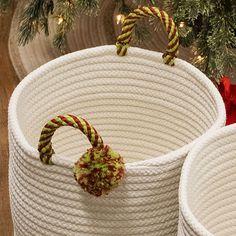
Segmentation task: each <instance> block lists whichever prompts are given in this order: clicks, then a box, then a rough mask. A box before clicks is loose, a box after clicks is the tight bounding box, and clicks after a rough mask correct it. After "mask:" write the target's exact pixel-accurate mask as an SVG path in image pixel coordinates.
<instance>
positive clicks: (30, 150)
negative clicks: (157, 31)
mask: <svg viewBox="0 0 236 236" xmlns="http://www.w3.org/2000/svg"><path fill="white" fill-rule="evenodd" d="M98 50H102V51H103V52H104V50H106V51H107V52H110V53H111V52H112V53H113V52H114V55H116V46H114V45H105V46H98V47H93V48H88V49H83V50H79V51H76V52H72V53H69V54H66V55H63V56H61V57H58V58H56V59H54V60H52V61H50V62H47V63H46V64H44V65H42V66H40V67H39V68H37V69H36V70H34V71H32V72H31V73H29V74H28V75H27V76H26V77H25V78H24V79H23V80H22V81H21V82H20V83H19V84H18V86H17V87H16V88H15V90H14V92H13V93H12V96H11V98H10V102H9V107H8V126H9V128H10V127H13V128H11V132H12V134H13V136H14V137H15V138H16V140H17V142H18V144H19V145H20V146H21V147H23V149H24V152H25V153H27V154H28V155H29V156H31V157H33V158H36V159H38V158H39V154H38V151H37V149H36V148H34V147H32V146H31V145H30V144H29V143H28V142H27V140H26V139H25V137H24V135H23V132H22V130H21V128H20V126H19V123H18V121H17V101H18V98H19V96H20V95H21V92H22V91H23V90H24V88H26V87H27V85H28V84H29V83H30V82H31V81H33V80H34V79H35V77H37V76H38V75H39V74H40V73H42V71H49V70H50V69H51V68H54V66H55V65H58V64H60V63H63V62H64V60H65V59H66V60H67V63H68V60H72V59H75V58H79V57H80V56H81V55H82V56H83V55H86V57H88V55H90V54H93V53H94V51H98ZM99 53H100V52H99ZM129 53H130V54H132V55H134V54H139V55H141V54H143V55H144V53H145V55H150V56H153V55H154V54H155V57H157V58H158V60H160V61H161V62H162V53H160V52H154V51H151V50H147V49H141V48H136V47H130V48H129ZM175 62H176V63H175V66H174V67H177V68H179V69H181V70H183V67H184V68H187V69H189V70H191V71H193V73H197V74H199V77H200V80H201V82H202V83H204V85H205V86H206V87H207V88H208V89H209V92H210V93H211V96H212V98H213V99H214V102H215V104H216V111H217V114H218V117H217V119H216V120H215V122H214V123H213V124H212V126H211V128H210V129H209V130H207V131H206V133H205V134H203V135H207V134H209V133H211V132H212V131H214V130H216V129H218V128H220V127H222V126H223V125H224V124H225V119H226V114H225V108H224V103H223V100H222V98H221V96H220V94H219V92H218V90H217V89H216V87H215V86H214V85H213V83H212V82H211V81H210V80H209V79H208V78H207V77H206V75H204V74H203V73H202V72H201V71H200V70H198V69H197V68H195V67H194V66H193V65H191V64H190V63H188V62H186V61H184V60H181V59H176V60H175ZM165 66H167V67H170V66H168V65H165ZM171 68H172V67H171ZM45 122H46V121H45ZM201 137H202V135H201V136H200V137H198V138H196V139H195V140H193V141H192V142H191V143H188V144H186V145H184V146H182V147H180V148H178V149H176V150H173V151H171V152H169V153H167V154H164V155H161V156H158V158H157V157H153V158H151V159H148V160H142V161H136V162H132V163H126V168H136V167H138V168H144V167H145V166H146V167H147V168H151V167H152V166H161V165H166V164H168V163H172V162H174V161H178V160H179V159H181V158H182V157H183V156H186V155H187V153H188V152H189V150H190V148H191V147H192V146H193V145H194V144H195V143H196V142H198V141H199V139H200V138H201ZM55 156H56V157H57V158H55V161H54V162H55V164H57V165H59V166H64V167H68V168H71V167H72V166H73V164H74V163H73V161H65V160H64V161H60V155H55ZM61 157H62V156H61ZM53 160H54V159H53Z"/></svg>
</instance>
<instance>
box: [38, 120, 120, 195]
mask: <svg viewBox="0 0 236 236" xmlns="http://www.w3.org/2000/svg"><path fill="white" fill-rule="evenodd" d="M61 126H71V127H74V128H77V129H79V130H81V131H82V132H83V133H84V134H85V135H86V136H87V138H88V140H89V142H90V143H91V145H92V148H90V149H88V150H87V152H86V153H84V154H83V155H82V156H81V157H80V159H79V160H78V161H77V162H76V163H75V165H74V168H73V172H74V177H75V180H76V181H77V182H78V184H79V185H80V186H81V187H82V188H83V189H84V190H85V191H87V192H89V193H90V194H93V195H95V196H101V195H102V194H107V193H109V191H110V190H112V189H113V188H115V187H117V186H118V185H119V184H120V182H121V180H122V179H123V177H124V169H125V165H124V161H123V158H122V157H121V156H120V155H119V153H117V152H116V151H114V150H112V149H111V148H110V147H109V146H108V145H104V144H103V140H102V138H101V136H100V135H99V134H98V133H97V131H96V129H95V128H94V127H93V126H92V125H90V124H89V123H88V122H87V121H86V120H85V119H83V118H82V117H78V116H74V115H64V116H62V115H59V116H57V117H55V118H54V119H52V120H50V121H49V122H48V123H47V124H46V125H45V126H44V128H43V130H42V132H41V135H40V139H39V145H38V151H39V153H40V160H41V161H42V162H43V163H44V164H53V162H52V155H53V154H54V150H53V148H52V136H53V135H54V133H55V131H56V130H57V129H58V128H59V127H61Z"/></svg>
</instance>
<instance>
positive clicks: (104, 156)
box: [73, 145, 125, 196]
mask: <svg viewBox="0 0 236 236" xmlns="http://www.w3.org/2000/svg"><path fill="white" fill-rule="evenodd" d="M124 169H125V168H124V161H123V158H122V157H121V156H120V155H119V153H117V152H115V151H113V150H112V149H111V148H110V147H109V146H107V145H106V146H104V147H99V148H90V149H88V151H87V152H86V153H85V154H84V155H82V157H81V158H80V159H79V160H78V161H77V162H76V163H75V166H74V170H73V171H74V177H75V180H76V181H77V182H78V183H79V184H80V186H81V187H82V188H83V189H84V190H85V191H87V192H89V193H90V194H93V195H95V196H101V195H103V194H108V193H109V191H110V190H112V189H113V188H115V187H117V186H118V185H119V184H120V182H121V180H122V178H123V177H124Z"/></svg>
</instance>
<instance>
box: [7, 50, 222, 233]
mask: <svg viewBox="0 0 236 236" xmlns="http://www.w3.org/2000/svg"><path fill="white" fill-rule="evenodd" d="M58 114H75V115H79V116H81V117H84V118H85V119H86V120H88V121H89V122H90V123H91V124H93V125H94V127H96V129H97V130H99V134H100V135H101V136H102V137H103V140H104V143H106V144H108V145H110V146H111V147H112V148H114V150H116V151H118V152H119V153H120V154H121V155H122V157H124V160H125V163H126V164H125V168H126V171H125V173H126V174H125V178H124V181H123V183H122V184H121V185H120V186H119V187H118V188H116V189H114V190H113V191H112V192H111V193H110V194H109V195H107V196H101V197H99V198H98V197H95V196H92V195H90V194H88V193H86V192H84V191H83V190H82V189H81V188H80V187H79V186H78V184H77V183H76V182H75V181H74V179H73V173H72V167H73V165H74V163H75V162H76V161H77V159H78V158H79V157H80V156H81V155H82V154H83V153H84V151H85V150H86V149H87V148H88V147H89V145H90V144H89V142H88V140H87V138H86V137H85V136H84V135H81V134H80V132H78V131H77V130H76V129H73V128H69V127H61V128H60V129H59V130H58V131H56V132H57V133H56V135H55V137H53V140H52V141H53V145H54V146H53V147H54V149H55V152H56V154H54V155H53V156H52V161H53V163H54V164H55V165H44V164H42V163H41V162H40V160H39V153H38V151H37V150H36V147H37V145H38V138H39V135H40V132H41V129H42V127H43V126H44V124H45V123H46V122H47V121H48V120H50V119H52V118H53V117H55V116H56V115H58ZM224 122H225V112H224V104H223V102H222V99H221V97H220V95H219V94H218V91H217V89H216V88H215V87H214V85H213V84H212V83H211V82H210V81H209V79H208V78H206V76H205V75H203V74H202V73H201V72H200V71H199V70H197V69H196V68H194V67H193V66H192V65H190V64H188V63H186V62H184V61H182V60H178V59H176V65H175V66H174V67H171V66H167V65H165V64H163V62H162V56H161V54H160V53H157V52H152V51H147V50H143V49H138V48H129V54H128V55H127V56H126V57H119V56H117V55H116V47H115V46H103V47H97V48H92V49H86V50H82V51H79V52H75V53H72V54H68V55H66V56H63V57H60V58H57V59H56V60H54V61H50V62H49V63H47V64H46V65H44V66H42V67H40V68H39V69H37V70H36V71H34V72H32V73H31V74H29V75H28V76H27V77H26V78H25V79H24V80H23V81H22V82H21V83H20V84H19V85H18V87H17V88H16V90H15V91H14V93H13V95H12V98H11V101H10V105H9V145H10V161H9V185H10V197H11V210H12V217H13V222H14V229H15V235H17V236H32V235H38V236H42V235H48V236H54V235H55V236H58V235H85V236H87V235H88V236H89V235H98V236H99V235H101V236H104V235H107V236H108V235H109V236H110V235H114V236H118V235H119V236H120V235H147V236H157V235H158V236H159V235H161V236H164V235H165V236H175V235H176V233H177V221H178V187H179V176H180V170H181V167H182V164H183V161H184V159H185V156H186V154H187V153H188V151H189V150H190V149H191V148H192V146H193V145H194V143H195V142H197V141H198V139H199V138H200V137H201V136H202V135H203V134H206V133H208V132H211V131H212V130H215V129H218V128H219V127H221V126H223V125H224ZM76 131H77V132H76Z"/></svg>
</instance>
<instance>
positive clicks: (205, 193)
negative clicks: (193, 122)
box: [178, 124, 236, 236]
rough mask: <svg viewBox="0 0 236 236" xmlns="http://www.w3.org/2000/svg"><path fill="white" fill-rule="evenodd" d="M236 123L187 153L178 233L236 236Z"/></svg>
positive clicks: (193, 235)
mask: <svg viewBox="0 0 236 236" xmlns="http://www.w3.org/2000/svg"><path fill="white" fill-rule="evenodd" d="M235 140H236V125H235V124H234V125H230V126H227V127H224V128H222V129H220V130H217V131H215V132H213V133H212V134H211V135H207V136H206V137H205V138H204V139H202V140H201V142H200V143H199V144H198V145H196V146H195V148H194V149H193V150H192V151H191V152H190V154H189V155H188V157H187V159H186V162H185V164H184V167H183V171H182V175H181V182H180V196H179V198H180V219H179V231H178V236H229V235H236V141H235Z"/></svg>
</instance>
